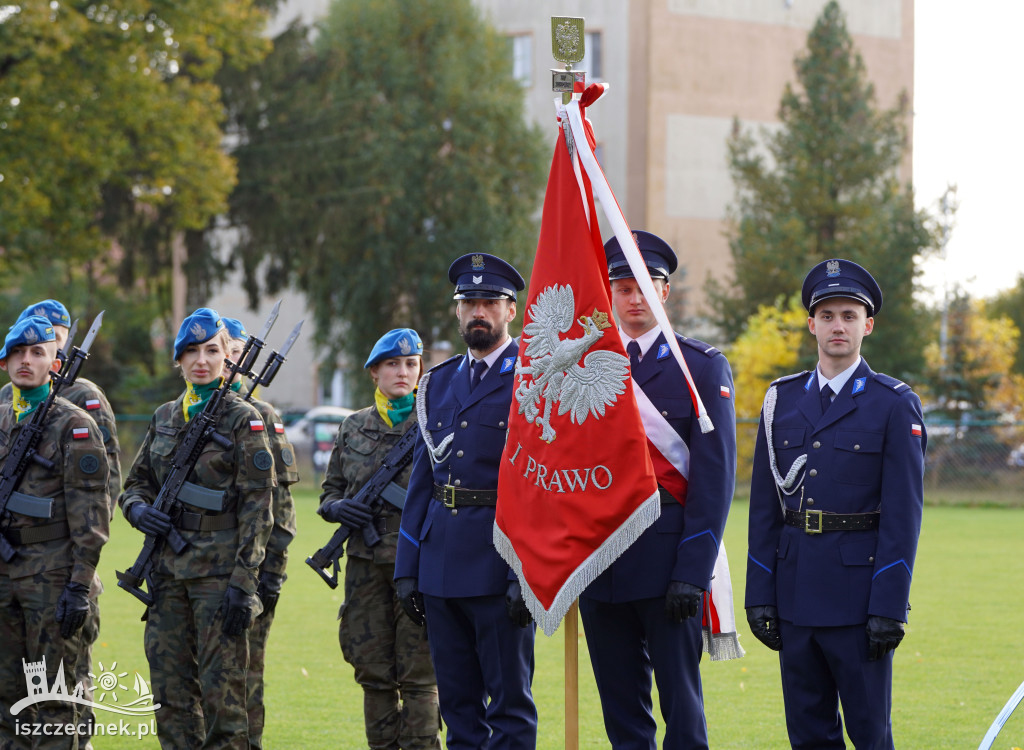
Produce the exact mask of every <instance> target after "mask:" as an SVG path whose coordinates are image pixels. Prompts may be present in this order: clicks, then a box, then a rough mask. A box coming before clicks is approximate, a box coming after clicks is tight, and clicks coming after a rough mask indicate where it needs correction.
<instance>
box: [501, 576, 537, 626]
mask: <svg viewBox="0 0 1024 750" xmlns="http://www.w3.org/2000/svg"><path fill="white" fill-rule="evenodd" d="M505 611H506V612H508V617H509V619H510V620H512V622H514V623H515V624H516V625H518V626H519V627H521V628H525V627H526V626H527V625H529V624H530V623H531V622H533V615H531V614H530V610H529V609H527V607H526V602H525V601H524V600H523V589H522V587H521V586H520V585H519V581H509V582H508V588H507V589H505Z"/></svg>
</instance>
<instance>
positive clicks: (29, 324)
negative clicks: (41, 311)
mask: <svg viewBox="0 0 1024 750" xmlns="http://www.w3.org/2000/svg"><path fill="white" fill-rule="evenodd" d="M56 340H57V336H56V335H55V334H54V332H53V324H52V323H50V319H49V318H45V317H43V316H42V315H29V316H27V317H25V318H20V319H19V320H18V321H17V322H16V323H15V324H14V325H13V326H11V330H9V331H8V332H7V338H5V339H4V348H3V349H0V360H4V359H7V353H8V351H9V350H10V349H13V348H14V347H16V346H21V345H22V344H25V345H28V346H31V345H32V344H38V343H39V342H40V341H56Z"/></svg>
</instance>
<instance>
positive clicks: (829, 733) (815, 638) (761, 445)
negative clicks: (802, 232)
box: [746, 259, 926, 750]
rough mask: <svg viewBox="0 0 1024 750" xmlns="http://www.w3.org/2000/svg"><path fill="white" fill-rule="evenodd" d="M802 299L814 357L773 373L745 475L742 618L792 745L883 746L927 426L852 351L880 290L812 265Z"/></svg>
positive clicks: (903, 396)
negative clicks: (764, 660) (765, 666)
mask: <svg viewBox="0 0 1024 750" xmlns="http://www.w3.org/2000/svg"><path fill="white" fill-rule="evenodd" d="M803 303H804V306H805V307H806V308H807V311H808V313H809V314H810V317H809V318H808V320H807V325H808V328H809V329H810V332H811V334H812V335H813V336H814V337H815V338H816V339H817V341H818V366H817V367H816V368H815V369H814V371H813V372H810V373H808V372H802V373H798V374H796V375H790V376H788V377H785V378H780V379H779V380H776V381H775V382H774V383H772V385H771V387H770V388H769V389H768V393H767V395H766V396H765V400H764V408H763V410H762V412H761V426H760V428H759V429H758V433H757V445H756V449H755V453H754V467H753V475H752V477H751V480H750V528H749V544H750V554H749V558H748V561H747V591H746V607H747V620H748V622H749V623H750V628H751V631H752V632H753V634H754V636H755V637H757V638H758V640H760V641H761V642H762V643H764V644H765V645H766V646H768V648H771V649H773V650H775V651H779V663H780V665H781V668H782V692H783V697H784V700H785V706H786V726H787V728H788V730H789V739H790V742H791V743H792V745H793V747H794V748H815V749H816V750H821V749H822V748H844V747H846V745H845V744H844V742H843V722H842V721H841V720H840V716H839V704H840V701H841V702H842V707H843V717H844V718H845V720H846V731H847V732H848V733H849V735H850V739H852V740H853V743H854V745H856V747H857V748H858V750H869V749H871V750H881V749H884V748H892V747H893V739H892V725H891V722H890V720H889V714H890V709H891V704H892V658H893V653H892V652H893V649H895V648H896V647H897V646H898V645H899V643H900V641H901V640H902V638H903V623H904V622H905V621H906V619H907V611H908V610H909V608H910V604H909V602H908V597H909V594H910V577H911V572H912V571H913V569H914V556H915V554H916V552H917V538H918V534H919V533H920V530H921V509H922V505H923V494H924V493H923V479H924V453H925V441H926V436H925V431H924V422H923V420H922V418H921V400H920V399H919V398H918V397H917V396H916V395H915V394H914V392H913V391H912V390H910V386H908V385H907V384H906V383H901V382H900V381H898V380H896V379H895V378H891V377H889V376H888V375H883V374H881V373H876V372H873V371H872V370H871V368H870V367H868V364H867V362H865V361H864V358H863V357H861V354H860V350H861V343H862V342H863V339H864V337H865V336H868V335H870V334H871V331H872V330H873V329H874V324H875V320H874V316H875V314H876V313H877V312H878V311H879V310H880V309H881V307H882V290H881V289H879V287H878V284H877V283H876V282H875V280H874V278H872V276H871V274H870V273H868V272H867V271H866V270H865V269H863V268H861V267H860V266H858V265H857V264H856V263H852V262H850V261H848V260H842V259H833V260H828V261H825V262H823V263H819V264H818V265H816V266H815V267H814V268H812V269H811V271H810V273H808V274H807V277H806V278H805V279H804V284H803Z"/></svg>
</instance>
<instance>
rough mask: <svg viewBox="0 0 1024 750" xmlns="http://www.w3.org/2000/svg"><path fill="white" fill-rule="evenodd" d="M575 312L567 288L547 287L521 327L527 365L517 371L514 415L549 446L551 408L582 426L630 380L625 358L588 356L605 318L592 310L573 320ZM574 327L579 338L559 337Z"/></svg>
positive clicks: (552, 433) (603, 354)
mask: <svg viewBox="0 0 1024 750" xmlns="http://www.w3.org/2000/svg"><path fill="white" fill-rule="evenodd" d="M575 312H576V304H575V299H574V296H573V291H572V287H570V286H568V285H566V286H554V287H550V286H549V287H548V288H547V289H545V290H544V291H542V292H541V293H540V294H538V295H537V299H536V301H535V302H534V304H533V305H531V306H530V311H529V315H530V322H529V323H527V324H526V325H525V326H524V327H523V343H524V344H525V349H524V351H523V359H522V361H523V362H527V361H528V362H529V364H520V365H518V366H517V367H516V374H517V375H519V376H520V377H521V380H520V382H519V387H518V388H517V389H516V400H517V401H518V402H519V413H520V414H522V415H524V416H525V417H526V421H527V422H530V423H531V424H536V425H538V426H539V427H540V428H541V435H540V436H541V439H542V440H546V441H547V442H549V443H550V442H552V441H553V440H554V439H555V437H556V433H555V430H554V428H553V427H552V426H551V409H552V407H553V406H554V404H556V403H557V404H558V415H559V416H561V415H563V414H569V417H570V419H571V420H572V421H573V423H574V424H582V423H583V422H584V420H586V418H587V417H588V416H589V415H590V414H593V415H594V418H595V419H599V418H600V417H602V416H604V410H605V407H606V406H611V405H612V404H614V403H615V401H616V399H617V398H618V397H619V396H621V395H622V394H623V393H625V392H626V378H628V377H629V359H628V358H627V357H624V356H623V355H621V354H617V353H615V352H611V351H607V350H599V351H596V352H590V354H587V350H588V349H590V347H591V346H593V345H594V343H595V342H596V341H597V340H598V339H599V338H601V337H602V336H604V333H603V329H605V328H608V327H610V325H611V324H610V323H609V322H608V314H607V313H602V312H600V311H598V310H594V312H593V314H592V315H581V316H580V317H579V318H578V319H577V320H575V321H574V319H573V316H574V315H575ZM574 322H578V323H579V324H580V326H581V327H582V328H583V336H582V337H580V338H578V339H562V338H560V334H563V333H568V332H569V329H570V328H572V326H573V323H574ZM584 354H586V357H585V358H584V356H583V355H584ZM581 359H582V360H583V362H582V365H581V364H580V360H581ZM541 399H543V400H544V406H543V414H542V413H541V404H540V401H541Z"/></svg>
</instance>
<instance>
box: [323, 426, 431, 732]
mask: <svg viewBox="0 0 1024 750" xmlns="http://www.w3.org/2000/svg"><path fill="white" fill-rule="evenodd" d="M410 429H416V413H415V411H414V412H413V413H411V414H410V415H409V416H408V417H407V418H406V419H405V421H404V422H402V423H400V424H397V425H395V426H394V427H388V426H387V424H386V423H385V422H384V420H383V419H382V418H381V416H380V414H379V413H378V412H377V408H376V407H375V406H370V407H367V408H366V409H363V410H361V411H357V412H356V413H355V414H353V415H351V416H350V417H348V418H347V419H346V420H345V421H344V422H343V423H342V425H341V429H340V430H339V431H338V437H337V440H336V441H335V444H334V450H333V451H331V458H330V462H329V463H328V465H327V474H326V477H325V478H324V483H323V494H322V495H321V496H320V502H321V504H322V503H324V502H326V501H329V500H340V499H342V498H346V497H353V496H354V495H355V494H356V493H357V492H358V491H359V489H360V488H361V487H362V486H363V485H364V484H366V482H367V481H368V480H369V478H370V476H371V475H372V474H373V472H374V471H376V469H377V467H379V466H380V465H381V463H382V462H383V460H384V457H385V456H386V455H387V453H388V451H389V450H391V448H392V447H393V446H394V444H395V443H397V442H398V440H399V438H401V437H402V435H403V434H404V433H405V431H406V430H410ZM409 472H410V467H408V466H407V467H406V468H405V469H403V470H402V472H401V473H400V474H399V475H398V476H397V477H395V479H394V481H395V483H397V484H399V485H400V486H402V487H406V486H407V485H408V484H409ZM401 517H402V512H401V511H400V510H399V509H398V508H396V507H394V506H393V505H391V504H390V503H387V502H384V503H382V504H381V507H380V510H379V511H378V512H377V514H376V515H375V516H374V524H375V526H376V528H377V531H378V532H379V533H380V538H381V540H380V543H379V544H377V545H375V546H374V547H367V546H366V543H365V542H364V541H363V537H362V534H360V533H359V532H358V531H356V532H355V533H353V534H352V535H351V536H350V537H349V539H348V542H347V543H346V547H347V550H348V563H347V564H346V566H345V601H344V602H343V603H342V605H341V609H340V611H339V612H338V619H339V620H340V621H341V624H340V626H339V628H338V639H339V641H340V642H341V652H342V654H343V655H344V657H345V661H347V662H348V663H349V664H351V665H352V666H353V667H355V677H356V682H358V683H359V684H360V685H362V687H363V714H364V718H365V721H366V739H367V741H368V742H369V746H370V748H372V749H373V750H376V749H377V748H390V749H393V748H402V749H403V750H411V749H412V748H440V746H441V745H440V741H439V739H438V731H439V730H440V728H441V719H440V713H439V710H438V704H437V680H436V678H435V677H434V666H433V664H432V663H431V661H430V651H429V649H428V646H427V635H426V630H425V629H424V628H422V627H420V626H419V625H416V624H415V623H414V622H413V621H412V620H410V619H409V618H408V617H407V616H406V615H405V614H403V612H402V608H401V605H400V604H399V603H398V599H397V597H396V596H395V584H394V577H395V549H396V547H397V543H398V542H397V540H398V528H399V521H400V520H401ZM399 700H401V706H399Z"/></svg>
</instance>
